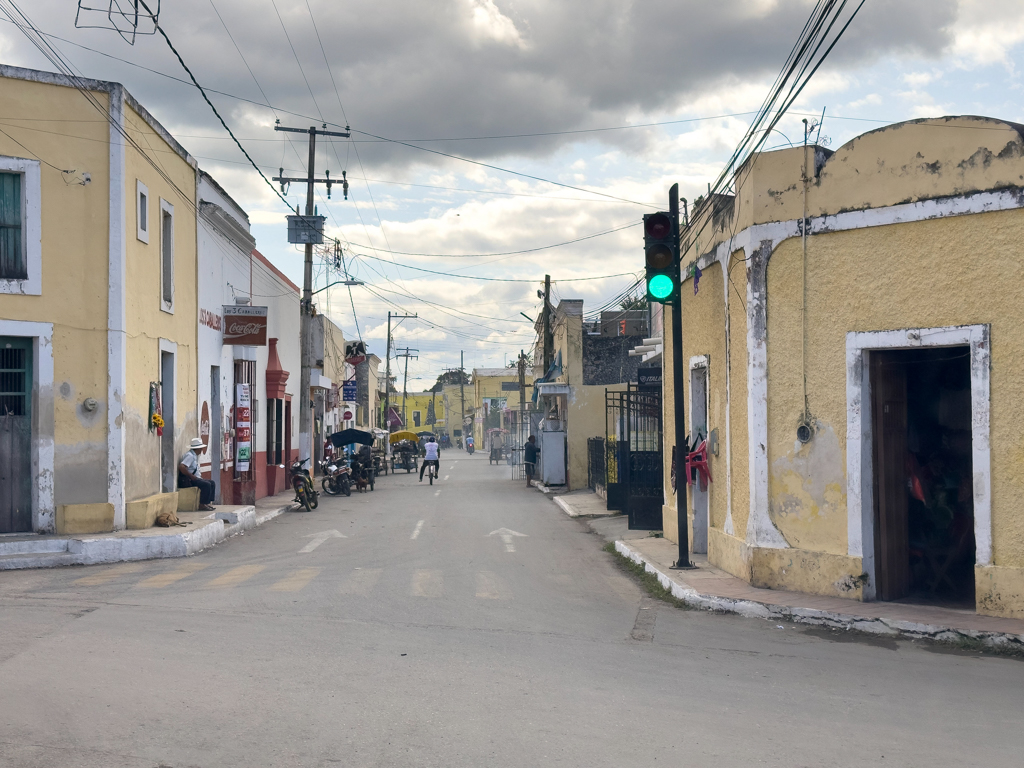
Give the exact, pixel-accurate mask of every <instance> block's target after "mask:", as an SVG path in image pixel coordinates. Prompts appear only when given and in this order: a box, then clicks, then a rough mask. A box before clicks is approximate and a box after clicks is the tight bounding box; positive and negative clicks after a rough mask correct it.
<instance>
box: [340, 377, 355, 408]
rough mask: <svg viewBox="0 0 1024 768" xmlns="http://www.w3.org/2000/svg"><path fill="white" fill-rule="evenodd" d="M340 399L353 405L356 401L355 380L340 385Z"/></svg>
mask: <svg viewBox="0 0 1024 768" xmlns="http://www.w3.org/2000/svg"><path fill="white" fill-rule="evenodd" d="M341 399H342V400H345V401H347V402H350V403H354V402H355V400H356V380H355V379H349V380H348V381H346V382H343V383H342V386H341Z"/></svg>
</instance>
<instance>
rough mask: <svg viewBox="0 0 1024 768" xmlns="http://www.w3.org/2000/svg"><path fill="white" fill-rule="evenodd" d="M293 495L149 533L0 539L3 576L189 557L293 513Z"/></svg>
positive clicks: (187, 516) (222, 509)
mask: <svg viewBox="0 0 1024 768" xmlns="http://www.w3.org/2000/svg"><path fill="white" fill-rule="evenodd" d="M292 496H293V494H292V491H291V490H290V489H289V490H288V491H287V492H285V493H279V494H278V495H276V496H268V497H266V498H264V499H260V500H259V501H257V502H256V504H255V505H249V506H227V505H222V506H218V507H217V509H216V510H215V511H214V512H179V513H178V520H179V521H181V522H183V523H185V524H186V525H185V527H183V528H182V527H174V528H145V529H142V530H124V531H115V532H113V533H91V534H84V535H77V536H56V535H42V536H41V535H39V534H35V533H26V534H18V535H13V536H12V535H3V536H0V571H5V570H15V569H20V568H54V567H57V566H62V565H95V564H97V563H116V562H121V561H124V560H150V559H153V558H158V557H187V556H188V555H194V554H195V553H197V552H201V551H203V550H204V549H208V548H210V547H212V546H214V545H216V544H218V543H220V542H222V541H224V539H227V538H229V537H231V536H234V535H235V534H238V533H244V532H245V531H248V530H250V529H252V528H255V527H256V526H257V525H262V524H263V523H265V522H267V521H268V520H273V519H274V518H275V517H277V516H278V515H280V514H282V513H284V512H287V511H288V510H289V509H291V508H292Z"/></svg>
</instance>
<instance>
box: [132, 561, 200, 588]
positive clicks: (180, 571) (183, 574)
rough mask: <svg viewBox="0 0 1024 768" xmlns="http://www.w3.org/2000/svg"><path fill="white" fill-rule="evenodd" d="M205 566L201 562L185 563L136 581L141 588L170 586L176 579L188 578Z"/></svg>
mask: <svg viewBox="0 0 1024 768" xmlns="http://www.w3.org/2000/svg"><path fill="white" fill-rule="evenodd" d="M205 567H206V565H205V564H203V563H188V564H187V565H183V566H181V567H180V568H176V569H175V570H173V571H167V572H166V573H158V574H157V575H156V576H150V577H149V578H148V579H143V580H142V581H140V582H139V583H138V586H139V587H140V588H141V589H160V588H161V587H167V586H170V585H171V584H174V583H175V582H176V581H181V580H182V579H185V578H188V577H189V576H191V575H192V574H193V573H197V572H199V571H201V570H203V568H205Z"/></svg>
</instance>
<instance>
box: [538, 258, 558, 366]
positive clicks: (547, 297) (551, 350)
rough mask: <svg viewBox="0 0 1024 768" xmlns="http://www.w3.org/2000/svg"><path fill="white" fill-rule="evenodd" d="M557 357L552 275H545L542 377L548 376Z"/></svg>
mask: <svg viewBox="0 0 1024 768" xmlns="http://www.w3.org/2000/svg"><path fill="white" fill-rule="evenodd" d="M554 356H555V338H554V336H553V335H552V333H551V275H544V369H543V370H542V371H541V373H540V375H541V376H547V373H548V368H550V367H551V361H552V359H553V358H554Z"/></svg>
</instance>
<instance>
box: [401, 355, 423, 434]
mask: <svg viewBox="0 0 1024 768" xmlns="http://www.w3.org/2000/svg"><path fill="white" fill-rule="evenodd" d="M398 352H399V350H395V358H396V359H397V358H399V357H404V358H405V379H404V380H403V381H402V421H403V422H404V424H405V428H406V429H408V428H409V419H407V418H406V415H405V399H406V398H407V397H408V396H409V391H408V390H409V358H410V357H411V358H412V359H413V360H419V359H420V356H419V355H413V354H410V353H412V352H419V350H418V349H409V348H408V347H406V348H405V351H404V352H402V354H399V353H398Z"/></svg>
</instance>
